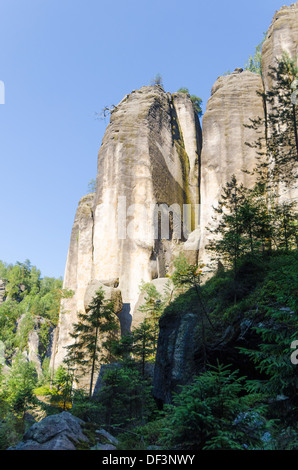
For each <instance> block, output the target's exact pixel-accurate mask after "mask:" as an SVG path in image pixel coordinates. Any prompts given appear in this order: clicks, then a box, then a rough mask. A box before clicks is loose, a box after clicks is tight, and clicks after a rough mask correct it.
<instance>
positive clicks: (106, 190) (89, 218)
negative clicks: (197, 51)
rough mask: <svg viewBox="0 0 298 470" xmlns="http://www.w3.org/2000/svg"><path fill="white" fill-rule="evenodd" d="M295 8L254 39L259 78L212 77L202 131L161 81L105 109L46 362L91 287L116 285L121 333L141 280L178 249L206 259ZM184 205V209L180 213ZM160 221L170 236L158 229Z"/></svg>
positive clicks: (290, 33)
mask: <svg viewBox="0 0 298 470" xmlns="http://www.w3.org/2000/svg"><path fill="white" fill-rule="evenodd" d="M297 11H298V2H297V3H295V4H294V5H292V6H290V7H283V8H282V9H281V10H280V11H279V12H277V13H276V15H275V16H274V18H273V21H272V24H271V26H270V28H269V32H268V37H267V39H266V41H265V43H264V45H263V51H262V66H263V71H262V77H261V76H260V75H257V74H254V73H251V72H249V71H243V70H242V69H236V70H235V72H233V73H232V74H229V75H227V76H223V77H219V78H218V79H217V81H216V82H215V84H214V86H213V87H212V90H211V97H210V99H209V100H208V103H207V108H206V113H205V114H204V117H203V133H201V127H200V123H199V120H198V117H197V115H196V113H195V112H194V109H193V105H192V103H191V100H190V97H189V95H186V94H182V93H175V94H170V93H166V92H165V91H164V90H163V88H162V87H160V86H146V87H142V88H141V89H139V90H136V91H133V92H132V93H130V94H129V95H127V96H125V98H124V99H123V100H122V101H121V102H120V103H119V104H118V105H117V106H116V108H115V109H114V110H113V112H112V113H111V119H110V123H109V125H108V127H107V130H106V133H105V136H104V138H103V141H102V145H101V148H100V151H99V155H98V173H97V189H96V193H94V194H90V195H87V196H85V197H84V198H82V199H81V201H80V203H79V207H78V210H77V213H76V216H75V221H74V225H73V230H72V234H71V240H70V246H69V252H68V257H67V263H66V269H65V278H64V288H67V289H72V290H74V292H75V295H74V297H73V298H71V299H65V300H63V302H62V312H64V313H62V314H61V315H60V320H59V326H58V334H57V339H58V341H57V348H56V355H55V356H53V357H55V366H57V365H59V363H61V361H62V360H63V357H64V355H65V349H64V346H66V345H67V344H69V342H70V336H69V333H70V332H71V328H72V324H73V323H75V322H76V320H77V312H78V311H84V308H85V306H86V305H85V304H86V298H87V297H88V288H90V285H91V286H92V285H99V284H98V283H101V284H103V285H106V286H111V285H112V286H114V288H116V287H115V286H117V289H118V291H117V295H118V297H119V295H120V294H121V301H120V304H121V305H122V311H121V312H120V313H119V311H117V312H115V313H117V314H118V315H119V320H120V322H121V327H122V331H126V330H128V329H129V328H130V327H131V323H132V321H134V320H133V318H135V322H136V324H138V323H139V322H140V321H141V318H140V315H139V314H138V315H137V314H136V308H137V307H136V306H138V305H139V304H140V298H139V286H140V283H141V281H145V282H150V281H152V280H153V279H156V278H165V276H166V274H168V273H171V270H172V260H173V258H174V257H175V256H176V255H177V254H178V253H179V252H181V251H182V250H183V251H184V252H185V254H186V255H187V257H188V258H189V259H190V261H191V262H196V261H197V260H198V257H199V259H200V260H202V261H207V260H208V256H207V252H206V251H205V245H206V243H207V242H208V232H207V231H206V227H207V226H208V225H209V223H210V222H211V217H212V214H213V209H212V206H213V205H216V204H217V202H218V199H219V196H220V194H221V190H222V187H223V186H224V185H225V184H226V183H227V182H228V181H229V180H230V178H231V176H232V174H235V175H236V176H237V179H238V181H239V182H243V183H244V184H245V186H248V187H250V186H252V185H253V183H254V178H253V177H252V176H249V175H247V174H246V173H244V172H243V170H252V169H253V168H254V167H255V163H256V150H255V149H254V148H252V147H249V146H247V145H246V144H245V143H246V142H249V143H253V142H255V141H256V140H257V136H256V134H255V131H254V130H252V129H248V128H246V127H245V124H249V123H250V119H255V118H258V117H260V118H263V117H264V112H265V110H264V103H263V100H262V98H261V97H260V96H259V95H258V93H262V92H264V90H265V91H268V90H269V89H270V86H271V84H270V77H269V76H268V72H269V67H270V65H274V60H275V57H279V56H280V55H281V54H282V51H283V50H285V51H286V52H288V53H289V54H290V55H291V56H292V57H294V56H295V54H297V47H298V46H297V36H298V31H297V28H298V20H297ZM201 149H202V150H201ZM196 204H200V218H199V220H198V221H197V220H196V216H197V214H198V208H197V207H196ZM162 205H163V206H162ZM183 205H188V206H187V208H188V209H189V210H187V211H185V212H184V213H183V211H182V207H183ZM157 206H158V208H159V209H161V214H159V216H158V217H157V215H156V214H157V212H156V208H157ZM169 208H170V209H171V212H170V214H169V213H168V209H169ZM186 214H188V215H189V217H188V219H187V217H186ZM190 216H192V217H190ZM189 218H190V219H191V223H190V224H189V223H187V224H186V222H187V220H189ZM158 220H160V223H159V224H158V223H157V221H158ZM163 221H165V222H166V223H165V224H164V223H163ZM168 221H169V224H168V223H167V222H168ZM196 222H199V226H197V224H196ZM183 223H184V226H185V225H187V229H188V230H187V231H184V232H183V230H182V231H181V226H182V225H183ZM165 225H166V226H167V227H169V225H170V229H169V233H167V232H165V233H164V232H163V228H164V226H165ZM158 227H159V228H158ZM198 248H200V250H199V252H198ZM115 280H117V282H116V284H115ZM88 286H89V287H88ZM119 292H120V294H119ZM114 294H115V293H114V292H113V293H111V296H113V295H114ZM86 296H87V297H86ZM84 302H85V303H84ZM182 336H183V335H182ZM184 336H185V335H184ZM175 347H176V346H175ZM179 347H180V346H179ZM181 350H183V347H182V349H181ZM173 354H174V353H173ZM174 355H175V354H174Z"/></svg>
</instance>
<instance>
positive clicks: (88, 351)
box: [66, 288, 119, 397]
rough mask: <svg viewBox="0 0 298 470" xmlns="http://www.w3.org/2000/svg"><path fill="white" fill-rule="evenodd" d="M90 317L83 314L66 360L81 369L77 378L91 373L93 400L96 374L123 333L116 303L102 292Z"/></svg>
mask: <svg viewBox="0 0 298 470" xmlns="http://www.w3.org/2000/svg"><path fill="white" fill-rule="evenodd" d="M89 308H90V310H89V312H88V313H79V314H78V319H79V322H78V323H75V324H74V327H73V333H71V334H70V336H71V337H72V338H73V339H74V343H73V344H71V345H69V346H66V348H67V350H68V353H67V356H66V360H67V361H68V362H69V361H72V362H73V363H74V364H75V365H76V366H77V372H76V375H77V377H78V373H79V375H82V374H87V373H90V388H89V396H90V397H91V395H92V389H93V381H94V374H95V371H96V370H97V368H98V367H99V365H100V363H102V362H106V361H109V360H110V359H111V357H110V354H111V353H110V351H111V343H112V341H113V339H114V338H115V335H116V333H117V331H118V329H119V325H118V321H117V319H116V316H115V314H114V306H113V302H107V301H106V300H105V296H104V292H103V290H102V288H100V289H99V290H98V292H97V293H96V295H95V297H94V298H93V300H92V302H91V304H90V305H89Z"/></svg>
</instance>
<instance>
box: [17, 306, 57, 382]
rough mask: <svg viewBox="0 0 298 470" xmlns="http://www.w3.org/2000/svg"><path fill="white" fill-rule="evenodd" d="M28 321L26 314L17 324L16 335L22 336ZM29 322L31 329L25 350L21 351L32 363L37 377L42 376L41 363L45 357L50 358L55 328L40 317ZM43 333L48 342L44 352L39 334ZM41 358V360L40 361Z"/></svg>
mask: <svg viewBox="0 0 298 470" xmlns="http://www.w3.org/2000/svg"><path fill="white" fill-rule="evenodd" d="M27 321H28V319H27V318H26V314H23V315H22V316H21V317H20V318H19V319H18V322H17V335H22V334H23V325H24V324H25V328H26V322H27ZM31 321H32V322H33V325H32V328H31V329H30V331H29V332H28V340H27V345H26V348H25V349H24V351H23V355H24V356H25V357H26V359H27V360H28V361H31V362H33V363H34V365H35V368H36V372H37V375H38V377H41V376H42V375H43V371H42V362H43V359H44V358H45V357H48V358H50V357H51V355H52V345H53V337H54V331H55V328H54V326H53V325H52V323H51V322H50V321H49V320H47V319H45V318H43V317H41V316H37V315H36V316H33V317H32V319H31ZM42 329H43V330H44V332H46V331H47V335H48V340H47V350H46V351H45V350H44V345H43V344H42V341H41V337H40V333H41V330H42ZM42 357H43V359H42Z"/></svg>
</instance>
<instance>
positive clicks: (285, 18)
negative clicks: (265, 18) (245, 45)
mask: <svg viewBox="0 0 298 470" xmlns="http://www.w3.org/2000/svg"><path fill="white" fill-rule="evenodd" d="M284 52H285V53H287V54H288V55H289V56H290V57H292V58H295V57H297V55H298V2H296V3H293V4H292V5H290V6H283V7H282V8H281V9H280V10H279V11H277V12H276V13H275V15H274V17H273V19H272V22H271V25H270V27H269V29H268V31H267V36H266V39H265V41H264V43H263V46H262V74H263V80H264V86H265V90H266V91H268V90H270V88H271V86H272V79H271V78H270V76H269V72H270V66H274V65H275V64H276V59H279V58H281V56H282V55H283V53H284Z"/></svg>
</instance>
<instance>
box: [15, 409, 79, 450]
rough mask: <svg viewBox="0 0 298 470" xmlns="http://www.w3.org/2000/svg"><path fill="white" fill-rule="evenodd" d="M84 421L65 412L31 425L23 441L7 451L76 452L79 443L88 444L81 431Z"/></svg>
mask: <svg viewBox="0 0 298 470" xmlns="http://www.w3.org/2000/svg"><path fill="white" fill-rule="evenodd" d="M83 424H84V421H82V420H81V419H79V418H76V417H75V416H73V415H72V414H70V413H68V412H67V411H63V412H62V413H60V414H58V415H52V416H48V417H46V418H44V419H43V420H42V421H40V422H38V423H35V424H33V426H31V428H29V429H28V431H27V432H26V433H25V434H24V436H23V440H22V441H21V442H19V443H18V444H17V445H16V446H15V447H10V448H9V450H76V445H78V444H79V443H80V442H88V438H87V437H86V436H85V434H84V433H83V431H82V425H83Z"/></svg>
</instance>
